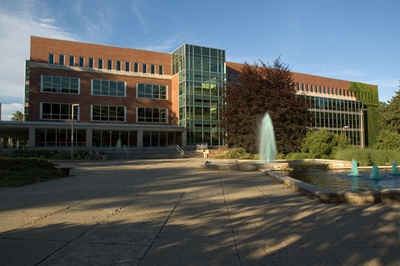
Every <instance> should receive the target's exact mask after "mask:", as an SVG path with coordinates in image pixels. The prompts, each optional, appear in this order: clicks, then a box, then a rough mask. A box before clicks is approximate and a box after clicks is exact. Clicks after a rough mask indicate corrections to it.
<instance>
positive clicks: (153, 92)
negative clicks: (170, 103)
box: [137, 83, 167, 100]
mask: <svg viewBox="0 0 400 266" xmlns="http://www.w3.org/2000/svg"><path fill="white" fill-rule="evenodd" d="M137 91H138V97H141V98H150V99H161V100H166V99H167V87H166V86H164V85H157V84H150V83H139V84H138V90H137Z"/></svg>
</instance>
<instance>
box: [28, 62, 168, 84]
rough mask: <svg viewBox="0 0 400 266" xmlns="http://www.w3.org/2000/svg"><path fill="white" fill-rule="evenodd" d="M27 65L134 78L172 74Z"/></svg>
mask: <svg viewBox="0 0 400 266" xmlns="http://www.w3.org/2000/svg"><path fill="white" fill-rule="evenodd" d="M29 66H30V67H32V68H47V69H57V70H65V71H75V72H86V73H94V74H106V75H117V76H128V77H136V78H150V79H163V80H171V78H172V75H166V74H163V75H159V74H150V73H141V72H125V71H116V70H108V69H98V68H89V67H78V66H64V65H57V64H47V63H40V62H33V61H30V62H29Z"/></svg>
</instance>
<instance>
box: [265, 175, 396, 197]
mask: <svg viewBox="0 0 400 266" xmlns="http://www.w3.org/2000/svg"><path fill="white" fill-rule="evenodd" d="M259 171H261V172H262V173H264V174H267V175H270V176H272V177H274V178H275V179H276V180H278V181H279V182H281V183H283V184H285V185H286V186H288V187H289V188H291V189H293V190H295V191H299V192H301V193H303V194H306V195H309V196H312V197H316V198H318V199H319V200H320V201H321V202H324V203H348V204H351V205H364V204H375V203H381V202H382V203H384V204H388V205H400V188H397V189H383V190H381V191H365V192H364V191H362V192H350V191H347V192H342V191H339V192H337V191H333V190H329V189H324V188H320V187H318V186H314V185H311V184H307V183H304V182H302V181H300V180H297V179H294V178H292V177H289V176H280V175H277V174H276V173H274V172H273V171H271V170H266V169H261V170H259Z"/></svg>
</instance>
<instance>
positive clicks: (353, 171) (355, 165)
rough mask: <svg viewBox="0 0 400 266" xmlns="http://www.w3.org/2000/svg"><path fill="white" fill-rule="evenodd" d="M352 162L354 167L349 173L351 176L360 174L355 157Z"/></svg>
mask: <svg viewBox="0 0 400 266" xmlns="http://www.w3.org/2000/svg"><path fill="white" fill-rule="evenodd" d="M351 164H352V168H351V172H350V173H349V176H360V174H359V172H358V168H357V161H356V160H354V159H353V160H352V161H351Z"/></svg>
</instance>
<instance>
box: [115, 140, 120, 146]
mask: <svg viewBox="0 0 400 266" xmlns="http://www.w3.org/2000/svg"><path fill="white" fill-rule="evenodd" d="M115 147H116V148H121V139H120V138H119V139H118V140H117V143H116V145H115Z"/></svg>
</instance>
